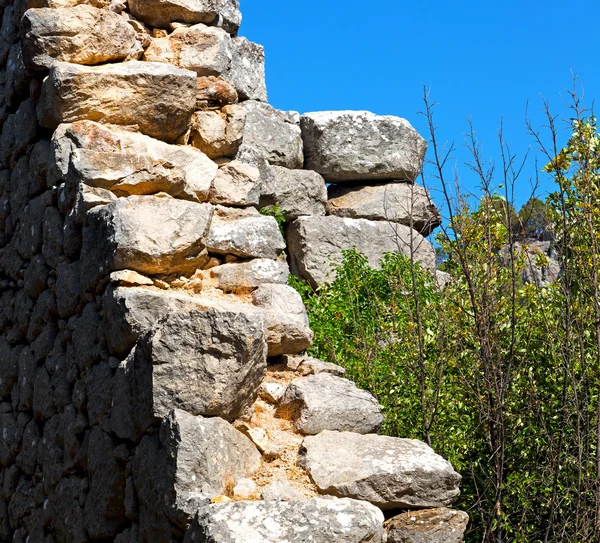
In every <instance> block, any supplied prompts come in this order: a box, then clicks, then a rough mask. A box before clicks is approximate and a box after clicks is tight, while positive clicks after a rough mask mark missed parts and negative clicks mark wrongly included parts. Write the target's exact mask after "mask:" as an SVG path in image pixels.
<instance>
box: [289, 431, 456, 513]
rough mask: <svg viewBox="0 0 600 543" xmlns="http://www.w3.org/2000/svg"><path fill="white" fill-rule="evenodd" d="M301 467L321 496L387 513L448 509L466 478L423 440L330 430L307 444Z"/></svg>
mask: <svg viewBox="0 0 600 543" xmlns="http://www.w3.org/2000/svg"><path fill="white" fill-rule="evenodd" d="M300 455H301V463H302V465H303V467H305V468H306V469H307V470H308V472H309V474H310V476H311V478H312V480H313V482H314V483H315V484H316V485H317V487H318V489H319V492H321V493H323V494H330V495H333V496H338V497H348V498H355V499H359V500H365V501H368V502H371V503H372V504H374V505H377V506H378V507H380V508H381V509H384V510H387V509H419V508H431V507H444V506H447V505H449V504H451V503H452V502H453V501H454V500H455V499H456V498H457V497H458V495H459V489H458V485H459V483H460V479H461V477H460V475H459V474H458V473H456V472H455V471H454V469H453V468H452V466H451V465H450V463H449V462H447V461H446V460H444V459H443V458H442V457H441V456H439V455H437V454H435V453H434V452H433V450H432V449H431V448H430V447H428V446H427V445H426V444H425V443H422V442H421V441H416V440H414V439H399V438H395V437H388V436H379V435H373V434H368V435H361V434H354V433H350V432H330V431H328V430H325V431H323V432H321V433H320V434H319V435H317V436H310V437H307V438H305V439H304V442H303V443H302V447H301V449H300Z"/></svg>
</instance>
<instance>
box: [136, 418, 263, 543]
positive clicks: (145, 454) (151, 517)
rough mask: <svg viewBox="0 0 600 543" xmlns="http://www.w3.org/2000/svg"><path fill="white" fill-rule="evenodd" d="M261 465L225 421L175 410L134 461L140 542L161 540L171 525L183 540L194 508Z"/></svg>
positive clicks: (254, 452)
mask: <svg viewBox="0 0 600 543" xmlns="http://www.w3.org/2000/svg"><path fill="white" fill-rule="evenodd" d="M260 463H261V458H260V454H259V452H258V451H257V450H256V447H254V445H253V444H252V443H251V442H250V441H249V440H248V438H246V437H245V436H244V435H242V434H241V433H240V432H238V431H237V430H236V429H235V428H233V426H231V425H230V424H228V423H227V422H225V421H224V420H223V419H220V418H210V419H207V418H203V417H194V416H192V415H190V414H189V413H186V412H185V411H181V410H179V409H176V410H174V411H173V412H172V413H170V414H169V416H168V417H167V418H165V420H164V421H163V423H162V425H161V428H160V432H159V435H156V434H155V435H154V436H148V437H145V438H144V439H143V440H142V443H141V445H140V446H139V447H138V449H137V451H136V455H135V459H134V462H133V474H134V478H135V486H136V490H137V493H138V496H139V500H140V525H141V531H142V534H140V535H141V536H142V539H141V540H143V541H164V540H165V539H164V538H165V537H171V530H172V527H173V525H174V526H175V527H178V528H179V530H181V532H182V533H181V536H182V537H183V532H184V531H185V528H186V526H187V524H188V522H189V520H191V518H192V517H193V516H194V514H195V513H196V511H197V510H198V507H200V506H201V505H206V504H207V503H208V502H209V500H210V499H211V498H213V497H215V496H218V495H221V494H224V493H225V492H226V489H227V488H228V487H229V486H230V485H232V484H233V485H235V484H236V483H237V481H238V480H240V479H242V478H244V477H249V476H251V475H252V474H253V473H254V472H256V470H257V469H258V468H259V467H260ZM149 473H152V474H154V476H152V477H148V474H149Z"/></svg>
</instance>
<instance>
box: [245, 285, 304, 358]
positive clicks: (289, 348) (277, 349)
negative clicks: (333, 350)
mask: <svg viewBox="0 0 600 543" xmlns="http://www.w3.org/2000/svg"><path fill="white" fill-rule="evenodd" d="M252 302H253V304H254V305H255V306H257V307H260V308H263V309H264V314H263V315H264V321H265V329H266V333H267V338H266V339H267V344H268V345H269V356H278V355H281V354H295V353H299V352H301V351H304V350H306V349H308V348H309V347H310V346H311V345H312V339H313V336H314V334H313V333H312V331H311V329H310V327H309V325H308V316H307V314H306V308H305V307H304V302H303V301H302V297H301V296H300V294H298V292H296V290H295V289H293V288H292V287H290V286H288V285H281V284H270V285H261V286H259V287H258V288H257V289H256V290H255V291H254V292H253V293H252Z"/></svg>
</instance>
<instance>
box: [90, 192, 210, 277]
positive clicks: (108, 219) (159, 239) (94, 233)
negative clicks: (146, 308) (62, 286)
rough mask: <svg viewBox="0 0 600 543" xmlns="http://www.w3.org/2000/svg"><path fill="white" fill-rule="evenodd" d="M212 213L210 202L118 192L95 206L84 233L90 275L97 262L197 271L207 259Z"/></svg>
mask: <svg viewBox="0 0 600 543" xmlns="http://www.w3.org/2000/svg"><path fill="white" fill-rule="evenodd" d="M212 213H213V207H212V206H211V205H210V204H197V203H194V202H185V201H182V200H175V199H172V198H162V197H158V196H131V197H129V198H119V199H118V200H115V201H114V202H111V203H110V204H109V205H106V206H101V207H97V208H94V209H92V210H91V211H90V212H89V213H88V226H87V227H86V228H85V229H84V235H83V256H84V274H85V277H94V276H95V275H96V274H97V273H98V271H97V270H96V269H95V267H96V266H98V264H101V266H102V269H103V270H104V272H106V271H113V270H122V269H130V270H134V271H137V272H140V273H144V274H150V275H153V274H157V273H165V272H166V273H169V272H170V273H186V272H187V273H193V272H194V271H195V270H196V269H197V268H201V267H202V266H203V265H204V264H205V263H206V262H207V260H208V258H207V256H206V251H205V240H206V236H207V234H208V227H209V224H210V220H211V217H212ZM102 269H101V271H102Z"/></svg>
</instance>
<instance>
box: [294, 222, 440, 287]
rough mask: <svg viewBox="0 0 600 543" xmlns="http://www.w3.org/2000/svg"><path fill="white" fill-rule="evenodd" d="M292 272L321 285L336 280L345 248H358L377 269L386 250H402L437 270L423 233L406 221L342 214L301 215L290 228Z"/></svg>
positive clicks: (429, 267)
mask: <svg viewBox="0 0 600 543" xmlns="http://www.w3.org/2000/svg"><path fill="white" fill-rule="evenodd" d="M287 241H288V248H289V251H290V257H291V267H292V271H293V272H294V273H295V274H297V275H299V276H300V277H304V278H305V279H307V280H308V281H309V282H310V283H311V284H312V285H313V286H318V285H321V284H323V283H326V282H328V281H332V280H334V279H335V275H336V274H335V268H336V266H338V265H339V264H341V263H342V260H343V257H342V251H343V250H346V249H352V248H355V249H356V250H358V251H359V252H361V253H362V254H364V255H365V256H366V257H367V259H368V263H369V265H370V266H372V267H374V268H376V267H378V266H379V262H380V261H381V259H382V258H383V256H384V255H385V254H386V253H391V252H400V253H402V254H404V255H406V256H409V257H411V256H412V258H413V259H414V260H415V261H416V262H418V263H420V264H421V265H422V266H424V267H425V268H427V269H430V270H434V269H435V258H436V255H435V251H434V249H433V246H432V245H431V243H429V241H427V240H426V239H425V238H424V237H423V236H421V234H419V233H418V232H416V231H414V230H411V229H410V228H409V227H407V226H404V225H403V224H397V223H388V222H383V221H369V220H366V219H346V218H342V217H332V216H329V217H300V218H299V219H297V220H295V221H294V222H293V223H291V224H290V226H289V227H288V231H287Z"/></svg>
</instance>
